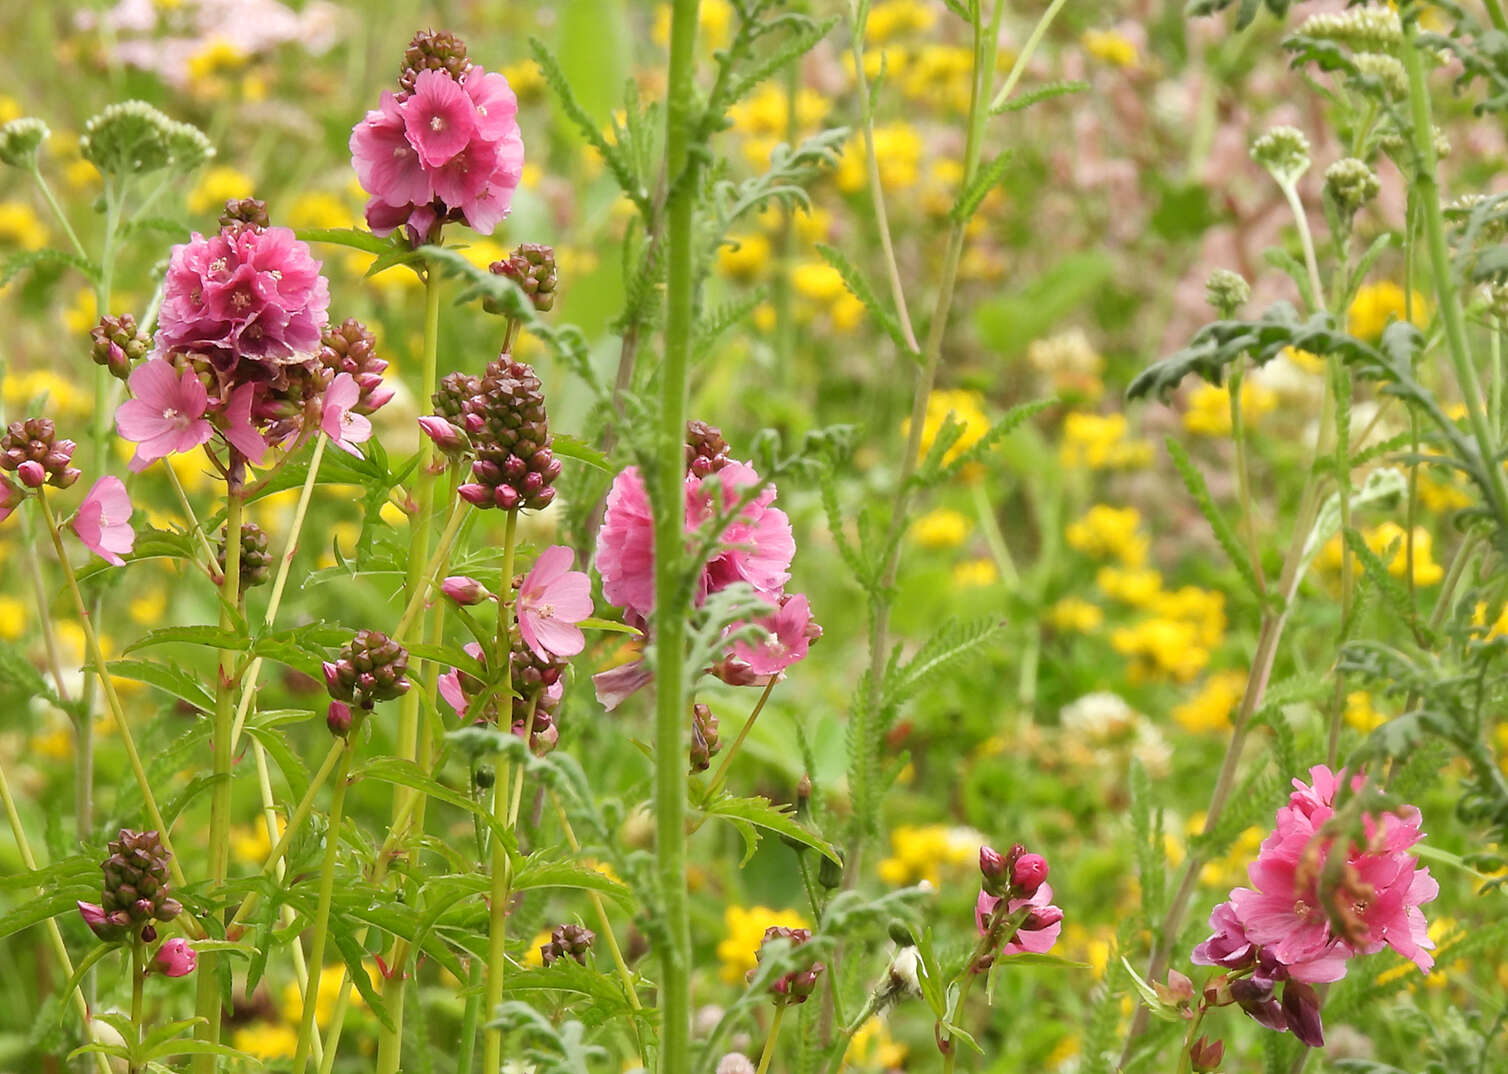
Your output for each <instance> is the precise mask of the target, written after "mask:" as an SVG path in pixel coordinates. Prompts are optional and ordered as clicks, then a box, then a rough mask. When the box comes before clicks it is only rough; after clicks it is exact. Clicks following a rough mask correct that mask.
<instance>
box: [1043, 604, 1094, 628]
mask: <svg viewBox="0 0 1508 1074" xmlns="http://www.w3.org/2000/svg"><path fill="white" fill-rule="evenodd" d="M1047 621H1048V622H1049V623H1051V624H1052V625H1053V626H1054V627H1056V628H1057V629H1059V630H1063V631H1071V632H1074V633H1078V634H1089V633H1092V632H1094V631H1096V630H1098V629H1099V628H1100V627H1101V626H1103V625H1104V622H1105V611H1104V609H1103V608H1101V607H1100V606H1099V605H1098V604H1093V603H1091V602H1089V601H1087V600H1084V599H1083V598H1081V597H1064V598H1063V599H1062V600H1060V601H1058V602H1057V603H1055V604H1054V605H1053V606H1052V607H1051V608H1049V609H1048V610H1047Z"/></svg>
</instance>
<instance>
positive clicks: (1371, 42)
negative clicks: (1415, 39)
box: [1298, 5, 1403, 53]
mask: <svg viewBox="0 0 1508 1074" xmlns="http://www.w3.org/2000/svg"><path fill="white" fill-rule="evenodd" d="M1298 33H1299V35H1300V36H1301V37H1313V38H1318V39H1319V40H1321V41H1334V42H1335V43H1336V44H1338V45H1344V46H1346V47H1347V48H1351V49H1356V50H1358V51H1362V52H1384V53H1386V52H1397V51H1398V49H1399V48H1400V47H1401V46H1402V44H1403V22H1402V20H1401V19H1400V18H1399V17H1398V12H1396V11H1394V10H1393V9H1392V8H1388V7H1383V6H1381V5H1368V6H1366V7H1362V8H1352V9H1351V10H1349V11H1344V12H1331V11H1322V12H1319V13H1317V14H1314V15H1310V16H1309V17H1308V18H1307V19H1305V20H1304V21H1303V22H1302V23H1300V24H1299V29H1298Z"/></svg>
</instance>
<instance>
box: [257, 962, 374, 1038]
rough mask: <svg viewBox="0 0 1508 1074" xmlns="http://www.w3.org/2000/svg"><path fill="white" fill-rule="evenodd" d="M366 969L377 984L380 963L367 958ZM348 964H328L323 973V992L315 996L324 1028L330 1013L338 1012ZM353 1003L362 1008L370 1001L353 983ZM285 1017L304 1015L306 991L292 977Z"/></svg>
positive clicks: (285, 988)
mask: <svg viewBox="0 0 1508 1074" xmlns="http://www.w3.org/2000/svg"><path fill="white" fill-rule="evenodd" d="M361 965H362V969H364V970H366V972H367V979H368V980H370V981H371V982H372V984H373V985H376V984H378V983H379V982H380V980H381V976H380V975H379V974H378V972H377V967H376V966H373V965H370V964H368V963H365V962H363V963H362V964H361ZM345 972H346V967H345V964H344V963H337V964H336V965H334V966H326V967H325V969H324V972H323V973H321V974H320V975H319V994H318V995H316V996H315V997H314V1021H315V1023H316V1024H318V1025H319V1027H320V1028H321V1029H323V1028H325V1026H327V1025H329V1024H330V1017H331V1015H333V1014H334V1013H335V1004H336V1002H337V1001H338V1000H339V999H340V991H341V984H342V983H343V982H344V980H345ZM350 1005H351V1006H352V1007H353V1008H360V1007H364V1006H365V1005H366V1001H365V1000H364V999H362V998H361V993H360V992H358V991H357V990H356V987H355V986H354V985H353V986H352V987H351V1001H350ZM282 1013H283V1017H284V1018H286V1019H287V1020H288V1021H290V1022H293V1023H295V1024H297V1023H298V1022H299V1021H300V1020H301V1019H302V1018H303V1017H304V993H303V990H302V989H301V988H299V986H298V982H297V981H289V982H288V983H287V984H286V985H284V986H283V1007H282Z"/></svg>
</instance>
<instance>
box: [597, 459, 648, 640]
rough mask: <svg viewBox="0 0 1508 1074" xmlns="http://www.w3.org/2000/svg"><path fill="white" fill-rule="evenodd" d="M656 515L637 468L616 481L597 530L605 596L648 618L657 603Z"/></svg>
mask: <svg viewBox="0 0 1508 1074" xmlns="http://www.w3.org/2000/svg"><path fill="white" fill-rule="evenodd" d="M654 553H655V544H654V515H653V513H652V512H651V510H650V507H649V493H648V491H647V490H646V489H645V488H644V479H643V478H642V477H641V476H640V475H639V468H638V467H637V466H630V467H629V468H628V469H626V470H624V471H623V472H622V473H620V474H619V475H618V476H617V477H615V478H613V485H612V488H610V489H608V493H607V504H606V509H605V510H604V512H603V515H602V526H601V527H600V528H599V529H598V531H597V573H598V574H600V575H601V576H602V595H603V596H604V597H606V598H607V599H608V600H609V601H610V602H611V603H613V604H615V605H617V606H618V607H620V608H622V609H624V610H625V611H627V612H630V613H632V614H634V615H637V616H639V617H640V618H643V619H648V618H649V615H650V613H651V612H653V611H654V604H655V564H654Z"/></svg>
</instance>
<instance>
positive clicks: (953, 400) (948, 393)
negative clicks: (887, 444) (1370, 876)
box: [901, 389, 990, 462]
mask: <svg viewBox="0 0 1508 1074" xmlns="http://www.w3.org/2000/svg"><path fill="white" fill-rule="evenodd" d="M950 418H951V419H952V421H953V423H954V424H955V425H960V426H962V427H963V428H962V431H961V432H960V433H959V436H958V439H957V440H956V441H954V443H953V445H952V446H951V447H949V448H948V450H947V451H946V452H944V453H943V461H944V462H952V461H953V460H954V459H956V458H957V457H958V456H959V455H961V454H963V453H964V452H965V451H967V450H969V448H971V447H973V446H974V445H975V444H977V443H979V441H980V440H982V439H983V438H984V434H985V433H987V432H989V431H990V419H989V418H988V417H986V416H985V413H984V397H983V396H982V395H980V394H979V393H978V392H975V391H968V390H966V389H958V390H949V389H938V390H937V391H934V392H933V393H932V394H931V395H929V396H927V416H926V418H925V419H924V420H923V422H922V441H921V444H920V445H919V447H918V454H919V456H920V457H921V458H926V457H927V453H928V452H930V451H931V450H932V444H933V442H934V441H935V440H936V439H937V434H938V433H939V432H941V431H942V427H943V423H944V422H946V421H948V420H949V419H950ZM901 435H902V436H910V435H911V419H910V418H907V419H906V420H905V421H903V422H902V423H901Z"/></svg>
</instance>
